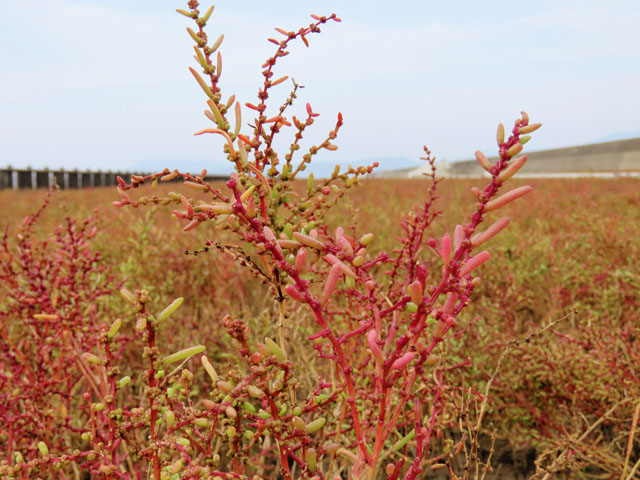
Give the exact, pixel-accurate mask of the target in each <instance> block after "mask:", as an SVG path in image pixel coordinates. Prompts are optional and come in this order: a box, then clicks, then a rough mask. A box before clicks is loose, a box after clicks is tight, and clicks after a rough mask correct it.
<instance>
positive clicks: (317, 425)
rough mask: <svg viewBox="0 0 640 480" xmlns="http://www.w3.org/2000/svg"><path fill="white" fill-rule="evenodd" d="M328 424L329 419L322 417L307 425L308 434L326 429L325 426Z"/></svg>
mask: <svg viewBox="0 0 640 480" xmlns="http://www.w3.org/2000/svg"><path fill="white" fill-rule="evenodd" d="M325 423H327V419H326V418H324V417H320V418H318V419H316V420H314V421H313V422H310V423H307V433H315V432H317V431H318V430H320V429H322V427H324V424H325Z"/></svg>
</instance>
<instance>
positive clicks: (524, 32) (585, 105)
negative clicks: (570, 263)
mask: <svg viewBox="0 0 640 480" xmlns="http://www.w3.org/2000/svg"><path fill="white" fill-rule="evenodd" d="M0 5H1V6H2V15H0V62H1V65H2V70H1V71H2V75H0V165H6V164H11V165H13V166H27V165H30V166H32V167H43V166H49V167H60V166H62V167H65V168H81V169H86V168H92V169H95V168H101V169H114V170H115V169H128V170H156V169H157V170H161V169H162V168H164V167H170V168H176V167H178V168H182V169H191V170H197V169H199V168H203V167H206V168H208V169H209V170H210V171H214V172H224V171H226V170H228V166H229V165H228V163H227V162H226V161H225V160H222V155H221V154H220V148H221V141H220V139H219V138H216V137H213V136H203V137H193V135H192V134H193V132H195V131H197V130H199V129H201V128H205V127H208V126H210V125H211V124H210V122H209V120H207V119H206V118H205V117H204V115H203V114H202V111H203V110H204V108H205V107H206V105H205V99H204V96H203V94H202V92H201V91H200V89H199V87H198V86H197V84H196V83H195V82H194V81H193V78H192V77H191V75H190V74H189V72H188V67H189V66H195V65H194V60H193V59H192V54H193V51H192V46H191V45H192V41H191V39H190V38H189V36H188V35H187V33H186V31H185V29H186V27H187V26H190V21H189V20H188V19H186V18H185V17H182V16H181V15H179V14H177V13H175V11H174V10H175V8H184V7H185V5H186V1H185V2H182V1H166V0H162V1H158V0H156V1H151V0H136V1H130V0H127V1H124V0H110V1H106V0H105V1H98V0H95V1H91V0H83V1H80V0H32V1H9V0H0ZM204 5H208V3H206V4H204ZM331 12H335V13H337V14H338V15H339V16H340V17H341V18H342V19H343V22H342V23H339V24H329V25H327V26H325V27H324V28H323V31H322V33H321V34H320V35H314V36H312V37H310V38H309V40H310V42H311V48H309V49H307V48H305V47H304V46H302V45H297V46H296V47H294V48H293V49H292V54H291V55H290V56H289V57H286V58H285V59H283V60H282V61H281V62H280V63H279V66H278V67H277V68H276V75H277V76H280V75H290V76H292V77H294V78H295V79H296V81H298V82H299V83H301V84H302V85H304V86H305V89H304V90H303V91H302V93H301V95H300V96H299V102H298V103H297V105H296V106H295V107H294V113H295V112H297V113H298V114H299V115H303V112H304V104H305V102H307V101H309V102H310V103H311V104H312V105H313V107H314V110H316V111H318V112H319V113H320V114H321V116H320V117H319V118H318V121H317V123H316V125H315V129H314V130H313V131H312V132H311V133H310V134H309V143H307V144H306V145H311V144H314V143H317V142H320V141H321V140H322V139H323V138H324V135H325V134H326V132H327V131H328V130H329V129H330V128H331V127H332V125H333V124H334V122H335V116H336V114H337V112H338V111H341V112H342V113H343V115H344V117H345V126H344V128H343V130H342V131H341V133H340V136H339V138H338V139H337V141H336V143H337V144H338V146H339V147H340V148H339V150H338V151H337V152H325V153H323V154H322V155H320V156H319V157H318V162H321V163H324V164H329V163H333V162H341V163H345V164H346V163H353V164H361V163H363V162H366V161H374V160H378V161H381V162H382V166H383V167H385V168H395V167H405V166H408V165H410V164H411V162H412V161H413V159H416V158H417V157H419V156H420V155H421V151H422V145H423V144H427V145H428V146H429V148H430V149H431V150H432V151H433V152H434V154H435V155H436V156H437V157H438V158H440V159H443V160H447V161H453V160H460V159H467V158H471V157H472V156H473V152H474V151H475V150H476V149H478V148H480V149H483V150H485V151H486V153H487V154H493V153H494V151H495V143H494V137H495V127H496V125H497V123H498V122H504V123H505V125H510V124H511V123H512V122H513V120H514V119H515V118H516V116H517V115H518V114H519V112H520V110H522V109H525V110H527V112H528V113H529V115H530V116H531V118H532V120H533V121H540V122H542V123H543V124H544V128H543V129H542V130H540V131H539V133H538V134H537V135H536V136H535V138H534V140H533V141H532V142H531V143H530V144H529V146H530V150H537V149H545V148H554V147H561V146H568V145H575V144H583V143H591V142H597V141H602V140H608V139H617V138H624V137H632V136H640V121H639V120H638V119H639V118H640V115H639V114H640V61H639V60H640V53H639V50H638V45H640V29H639V28H638V25H640V2H638V1H637V0H629V1H623V0H620V1H617V0H612V1H608V2H604V1H590V0H584V1H575V2H574V1H548V0H539V1H536V2H527V3H524V2H503V1H487V2H479V1H470V0H468V1H447V2H443V1H440V2H429V1H403V0H397V1H395V2H389V1H386V2H382V1H361V0H353V1H349V2H345V1H334V0H323V1H283V0H271V1H269V2H264V1H225V0H221V1H219V2H217V3H216V9H215V11H214V14H213V17H212V20H211V21H210V24H209V27H208V32H209V35H210V36H211V37H217V35H218V34H220V33H224V34H225V41H224V42H223V45H222V47H221V49H220V51H221V52H222V55H223V74H222V82H221V85H222V88H223V96H224V97H225V98H226V97H228V96H230V95H231V94H236V95H237V96H238V98H239V99H240V100H241V101H242V103H244V102H247V101H250V102H254V101H255V98H256V96H255V95H256V92H257V89H258V86H259V81H260V75H259V72H260V71H261V68H260V65H261V64H262V63H263V61H264V60H265V59H266V58H267V57H268V56H269V55H270V54H271V53H272V52H273V48H272V47H274V46H273V45H272V44H270V43H268V42H267V41H266V39H267V38H268V37H270V36H277V33H275V32H274V30H273V27H276V26H279V27H283V28H286V29H295V28H297V27H298V26H303V25H307V24H308V23H309V21H310V20H311V19H310V18H309V17H308V14H310V13H316V14H328V13H331ZM288 90H289V89H288V86H287V84H282V85H280V86H278V87H276V88H275V89H274V95H273V97H274V98H273V99H274V100H280V99H284V98H285V97H286V96H287V94H288ZM275 107H276V105H275V103H274V104H273V108H274V109H275ZM248 117H249V111H247V110H246V109H245V110H244V117H243V118H245V119H247V118H248ZM284 140H288V138H287V139H283V141H282V142H281V143H280V144H279V145H280V146H281V147H284V146H285V144H286V143H287V142H286V141H284Z"/></svg>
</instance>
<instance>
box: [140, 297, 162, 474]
mask: <svg viewBox="0 0 640 480" xmlns="http://www.w3.org/2000/svg"><path fill="white" fill-rule="evenodd" d="M144 314H145V307H144V304H142V310H140V315H144ZM147 346H148V347H149V350H148V351H149V370H148V375H149V378H148V385H149V411H150V414H149V430H150V438H149V441H150V443H151V460H152V462H153V475H154V478H155V480H160V457H159V456H158V447H157V445H156V442H157V440H158V438H157V431H156V422H157V420H158V412H157V410H156V409H155V408H153V403H154V399H155V396H154V395H155V394H154V392H155V388H156V385H157V381H156V376H155V374H156V369H155V361H156V359H157V353H156V330H155V325H152V324H151V322H147Z"/></svg>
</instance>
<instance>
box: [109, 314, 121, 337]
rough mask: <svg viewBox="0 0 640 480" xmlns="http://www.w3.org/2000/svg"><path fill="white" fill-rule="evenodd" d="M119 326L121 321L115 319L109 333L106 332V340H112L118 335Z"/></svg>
mask: <svg viewBox="0 0 640 480" xmlns="http://www.w3.org/2000/svg"><path fill="white" fill-rule="evenodd" d="M121 325H122V319H121V318H116V319H115V320H114V321H113V323H112V324H111V328H109V331H108V332H107V338H109V339H111V338H113V337H114V336H115V334H116V333H118V330H120V326H121Z"/></svg>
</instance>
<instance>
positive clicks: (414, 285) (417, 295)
mask: <svg viewBox="0 0 640 480" xmlns="http://www.w3.org/2000/svg"><path fill="white" fill-rule="evenodd" d="M407 293H408V294H409V296H410V297H411V301H412V302H413V303H415V304H416V305H420V304H421V303H422V283H420V280H414V281H413V282H411V284H409V286H408V287H407Z"/></svg>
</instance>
